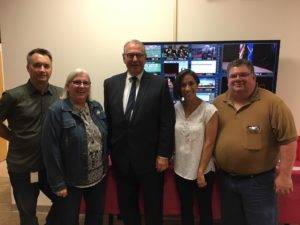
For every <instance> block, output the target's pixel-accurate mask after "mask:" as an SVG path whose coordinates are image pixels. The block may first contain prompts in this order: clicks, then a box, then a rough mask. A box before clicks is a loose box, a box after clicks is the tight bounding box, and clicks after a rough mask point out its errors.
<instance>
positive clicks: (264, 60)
mask: <svg viewBox="0 0 300 225" xmlns="http://www.w3.org/2000/svg"><path fill="white" fill-rule="evenodd" d="M278 47H279V46H277V45H276V44H274V43H253V42H249V43H235V44H224V48H223V62H222V68H223V70H226V69H227V65H228V63H229V62H231V61H232V60H234V59H247V60H249V61H251V62H252V63H253V65H254V72H255V74H256V75H270V74H271V75H272V74H273V73H274V72H275V70H277V62H276V57H278V55H277V51H278Z"/></svg>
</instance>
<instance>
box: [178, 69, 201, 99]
mask: <svg viewBox="0 0 300 225" xmlns="http://www.w3.org/2000/svg"><path fill="white" fill-rule="evenodd" d="M186 75H191V76H192V77H193V78H194V80H195V82H196V83H197V85H198V84H199V82H200V81H199V77H198V76H197V74H196V73H195V72H194V71H192V70H190V69H185V70H182V71H180V73H179V74H178V75H177V76H176V79H175V82H174V86H173V95H174V98H175V99H177V100H181V97H182V94H181V83H182V80H183V78H184V77H185V76H186Z"/></svg>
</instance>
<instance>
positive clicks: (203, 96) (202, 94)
mask: <svg viewBox="0 0 300 225" xmlns="http://www.w3.org/2000/svg"><path fill="white" fill-rule="evenodd" d="M196 95H197V97H198V98H200V99H202V100H203V101H206V102H212V101H213V100H214V97H215V96H214V94H213V93H209V92H197V93H196Z"/></svg>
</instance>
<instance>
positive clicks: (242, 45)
mask: <svg viewBox="0 0 300 225" xmlns="http://www.w3.org/2000/svg"><path fill="white" fill-rule="evenodd" d="M144 44H145V49H146V54H147V60H146V64H145V70H146V71H147V72H149V73H152V74H155V75H158V76H163V77H165V78H166V79H167V80H168V84H169V88H170V91H172V87H173V82H174V80H175V77H176V76H177V74H178V73H179V72H180V71H181V70H184V69H187V68H188V69H191V70H193V71H194V72H195V73H196V74H197V75H198V76H199V79H200V84H199V86H198V90H197V95H198V96H199V97H201V98H203V100H205V101H213V99H214V98H215V97H216V96H217V95H219V94H221V93H223V92H225V91H226V90H227V74H226V68H227V65H228V63H229V62H231V61H232V60H235V59H238V58H244V59H248V60H249V61H251V62H252V63H253V65H254V72H255V74H256V76H257V83H258V85H259V86H261V87H263V88H266V89H268V90H270V91H272V92H275V91H276V82H277V70H278V60H279V49H280V40H237V41H186V42H145V43H144Z"/></svg>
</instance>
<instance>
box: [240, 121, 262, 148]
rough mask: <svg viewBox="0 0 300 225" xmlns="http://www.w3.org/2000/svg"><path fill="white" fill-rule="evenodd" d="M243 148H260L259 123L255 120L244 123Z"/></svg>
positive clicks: (260, 134)
mask: <svg viewBox="0 0 300 225" xmlns="http://www.w3.org/2000/svg"><path fill="white" fill-rule="evenodd" d="M243 129H244V132H243V133H244V148H245V149H247V150H253V151H259V150H261V149H262V133H261V125H260V124H259V123H255V122H247V123H244V128H243Z"/></svg>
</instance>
